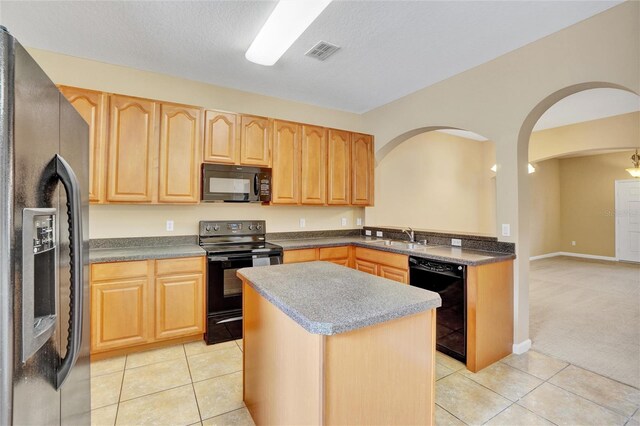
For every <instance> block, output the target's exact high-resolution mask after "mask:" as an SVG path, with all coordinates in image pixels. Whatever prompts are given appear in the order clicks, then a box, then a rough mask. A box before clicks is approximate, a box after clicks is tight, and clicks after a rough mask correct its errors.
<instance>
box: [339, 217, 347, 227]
mask: <svg viewBox="0 0 640 426" xmlns="http://www.w3.org/2000/svg"><path fill="white" fill-rule="evenodd" d="M340 224H341V225H342V226H347V218H346V217H343V218H342V219H340Z"/></svg>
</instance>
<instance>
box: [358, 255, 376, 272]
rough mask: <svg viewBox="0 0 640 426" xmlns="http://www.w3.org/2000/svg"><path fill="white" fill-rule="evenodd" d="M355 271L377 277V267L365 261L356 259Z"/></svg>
mask: <svg viewBox="0 0 640 426" xmlns="http://www.w3.org/2000/svg"><path fill="white" fill-rule="evenodd" d="M355 269H357V270H358V271H362V272H366V273H367V274H371V275H378V265H376V264H375V263H371V262H367V261H366V260H361V259H356V260H355Z"/></svg>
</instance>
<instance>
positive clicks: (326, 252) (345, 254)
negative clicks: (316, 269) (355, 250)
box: [320, 246, 349, 260]
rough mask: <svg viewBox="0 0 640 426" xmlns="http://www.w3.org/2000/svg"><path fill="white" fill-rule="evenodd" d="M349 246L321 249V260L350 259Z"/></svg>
mask: <svg viewBox="0 0 640 426" xmlns="http://www.w3.org/2000/svg"><path fill="white" fill-rule="evenodd" d="M348 258H349V246H342V247H323V248H321V249H320V260H329V259H348Z"/></svg>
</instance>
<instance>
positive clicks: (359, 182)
mask: <svg viewBox="0 0 640 426" xmlns="http://www.w3.org/2000/svg"><path fill="white" fill-rule="evenodd" d="M351 137H352V141H351V158H352V163H351V166H352V169H351V204H353V205H358V206H370V205H373V137H371V136H370V135H362V134H359V133H353V134H352V136H351Z"/></svg>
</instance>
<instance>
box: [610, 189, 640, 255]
mask: <svg viewBox="0 0 640 426" xmlns="http://www.w3.org/2000/svg"><path fill="white" fill-rule="evenodd" d="M625 182H640V179H637V178H631V179H617V180H616V181H615V188H614V197H615V201H614V215H615V244H616V260H617V261H618V262H620V261H622V262H627V261H626V260H621V259H620V226H619V225H618V222H619V220H620V216H619V215H618V211H620V210H621V209H620V208H619V203H620V197H618V189H619V187H620V184H621V183H625Z"/></svg>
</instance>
